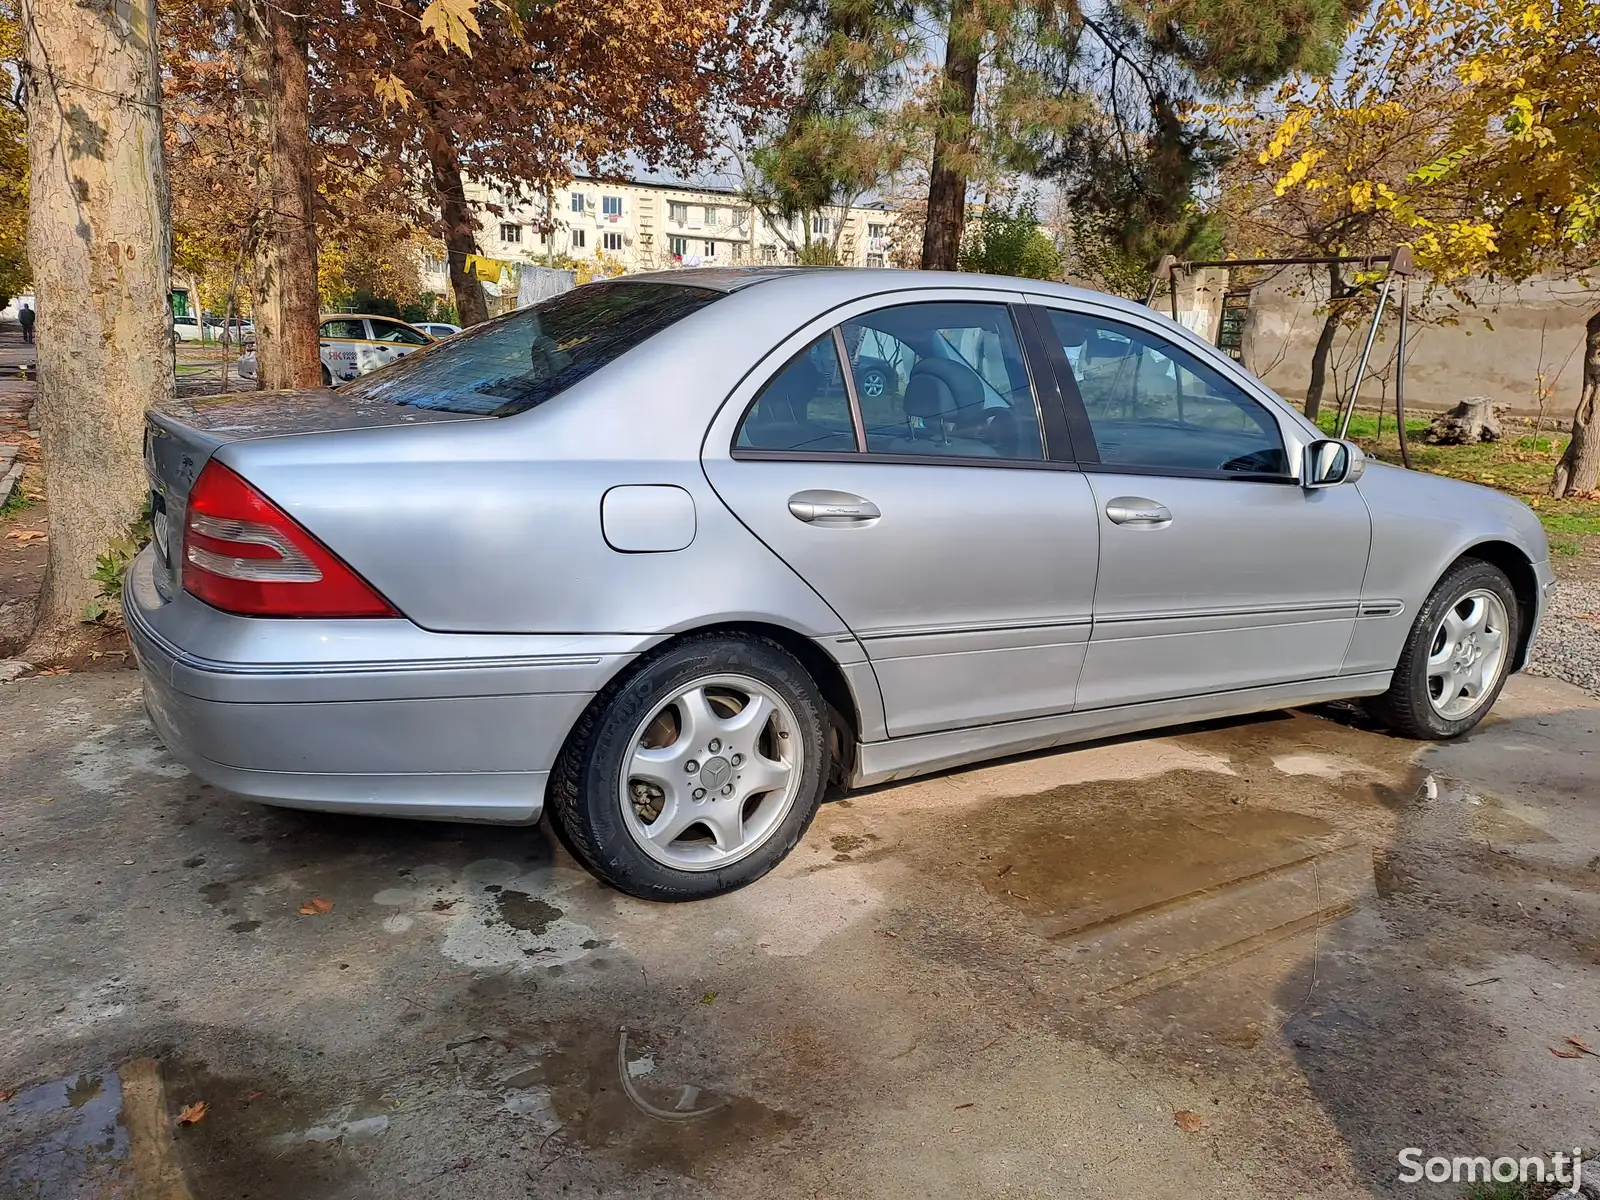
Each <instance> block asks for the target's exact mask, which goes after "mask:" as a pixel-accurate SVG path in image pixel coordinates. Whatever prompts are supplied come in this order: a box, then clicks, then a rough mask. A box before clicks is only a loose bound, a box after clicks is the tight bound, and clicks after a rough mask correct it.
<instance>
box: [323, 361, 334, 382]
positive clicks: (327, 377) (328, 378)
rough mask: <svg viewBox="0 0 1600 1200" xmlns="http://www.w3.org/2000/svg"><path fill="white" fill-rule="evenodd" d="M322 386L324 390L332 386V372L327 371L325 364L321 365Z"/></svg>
mask: <svg viewBox="0 0 1600 1200" xmlns="http://www.w3.org/2000/svg"><path fill="white" fill-rule="evenodd" d="M322 386H323V387H325V388H331V387H332V386H333V372H332V371H330V370H328V364H327V363H323V364H322Z"/></svg>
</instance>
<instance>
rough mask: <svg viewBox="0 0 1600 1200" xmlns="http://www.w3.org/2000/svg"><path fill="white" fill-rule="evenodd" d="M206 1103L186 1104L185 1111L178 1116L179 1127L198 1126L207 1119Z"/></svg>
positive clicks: (202, 1101) (198, 1101) (197, 1101)
mask: <svg viewBox="0 0 1600 1200" xmlns="http://www.w3.org/2000/svg"><path fill="white" fill-rule="evenodd" d="M206 1108H207V1105H206V1102H205V1101H204V1100H196V1101H195V1102H194V1103H193V1104H185V1105H184V1106H183V1111H182V1112H180V1113H179V1114H178V1124H179V1125H198V1124H199V1123H200V1122H201V1121H203V1120H205V1118H206Z"/></svg>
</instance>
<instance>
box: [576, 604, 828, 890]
mask: <svg viewBox="0 0 1600 1200" xmlns="http://www.w3.org/2000/svg"><path fill="white" fill-rule="evenodd" d="M728 674H738V675H742V676H747V677H749V678H752V679H754V680H756V681H758V682H760V683H762V684H764V685H766V686H767V687H769V688H771V689H772V690H773V691H774V692H775V693H777V694H778V695H779V696H781V697H782V699H783V700H784V701H785V702H786V703H787V704H788V706H789V708H790V709H791V710H792V712H793V714H794V717H795V718H796V724H797V729H796V731H795V732H796V734H797V736H798V738H799V740H800V750H801V754H802V758H801V762H800V783H799V787H798V790H797V792H796V794H795V796H794V799H793V801H792V803H791V806H790V808H789V810H788V812H787V814H786V815H785V816H784V817H783V819H782V821H781V822H780V823H778V824H777V825H776V826H775V827H774V828H773V830H772V831H771V832H770V833H769V834H768V835H767V838H766V840H765V841H764V842H762V843H761V844H760V845H759V846H758V847H757V848H756V849H755V850H753V851H751V852H750V853H749V854H747V855H746V856H745V857H743V858H741V859H739V860H737V861H736V862H733V863H730V864H728V865H727V866H723V867H717V868H714V869H710V870H698V871H697V870H679V869H675V868H673V867H670V866H668V865H666V864H664V863H661V862H659V861H657V860H656V859H655V858H653V857H651V856H650V855H649V854H648V853H646V851H645V850H644V849H643V848H642V847H641V846H640V845H639V843H638V841H637V840H636V839H635V837H634V835H633V834H632V833H631V832H630V831H629V829H628V825H627V822H626V821H625V819H624V815H623V812H622V804H621V798H620V797H621V787H622V784H623V779H622V772H623V767H624V765H625V763H626V761H627V759H628V757H629V755H630V754H631V751H632V745H631V741H632V737H633V735H634V733H635V732H636V730H637V729H638V728H639V724H640V722H641V721H643V720H644V719H645V718H646V717H647V716H649V714H650V713H651V711H652V710H654V709H655V708H656V707H657V705H659V704H661V703H662V702H663V701H664V700H666V699H667V698H668V697H670V696H673V695H674V694H676V693H677V692H678V691H679V690H681V689H683V688H685V687H687V686H689V685H690V684H691V683H693V681H694V680H696V679H698V678H707V677H711V676H718V675H728ZM826 714H827V706H826V703H825V702H824V700H823V698H822V695H821V692H820V691H819V690H818V688H817V685H816V683H815V682H814V681H813V680H812V678H811V676H810V675H809V674H807V672H806V670H805V668H804V667H802V666H801V665H800V663H799V662H798V661H797V660H796V659H795V658H794V656H793V655H791V654H790V653H789V652H788V651H787V650H785V649H784V648H783V647H782V646H780V645H778V644H777V643H776V642H773V641H770V640H768V639H766V638H760V637H737V636H730V635H724V634H702V635H696V636H692V637H687V638H684V639H683V640H681V641H678V642H674V643H672V644H671V645H669V646H667V647H666V648H664V649H663V650H661V651H659V652H657V653H656V654H653V655H651V656H650V657H648V658H647V659H645V660H644V661H643V662H641V663H638V664H636V665H635V666H634V668H633V669H632V670H630V671H629V672H627V673H626V674H625V675H624V676H623V677H622V678H621V679H619V680H617V681H615V682H613V683H612V684H611V685H610V686H609V687H607V688H606V689H605V690H604V691H603V692H601V693H600V695H599V696H597V697H596V698H595V700H594V702H593V703H592V704H591V705H590V706H589V708H588V709H587V710H586V711H585V712H584V714H583V716H582V717H580V718H579V720H578V724H577V726H576V727H575V728H574V729H573V731H572V734H571V736H569V737H568V739H567V744H566V746H565V747H563V749H562V752H561V757H560V759H559V760H558V761H557V763H556V767H555V770H554V771H553V772H552V773H551V776H550V788H549V808H550V815H551V818H552V820H553V821H554V823H555V826H556V830H557V832H558V834H559V835H560V836H561V840H562V841H563V843H565V845H566V846H567V848H568V849H569V850H571V851H572V853H573V856H574V857H576V858H577V859H578V860H579V861H580V862H581V863H583V865H584V866H585V867H587V868H588V869H589V870H590V871H591V872H593V873H594V875H596V876H597V877H598V878H600V879H601V880H603V881H604V882H606V883H609V884H610V885H611V886H612V887H614V888H616V889H617V890H618V891H622V892H626V893H628V894H629V895H630V896H638V897H640V898H641V899H644V900H666V901H678V900H700V899H704V898H706V897H710V896H719V895H722V894H723V893H725V892H731V891H734V890H735V889H737V888H742V887H744V886H745V885H746V884H749V883H753V882H755V881H756V880H757V879H760V878H761V877H762V876H763V875H765V874H766V873H767V872H768V871H770V870H772V868H773V867H775V866H777V865H778V863H780V862H782V861H783V859H784V858H785V857H787V856H788V854H789V852H790V851H791V850H793V849H794V847H795V846H796V845H797V844H798V843H799V841H800V839H801V837H802V836H804V834H805V831H806V829H807V828H808V827H809V826H810V824H811V820H812V818H813V817H814V816H815V815H816V812H817V807H818V805H820V804H821V803H822V794H823V789H824V788H825V786H826V784H827V780H828V769H829V763H828V738H827V726H826V720H827V717H826Z"/></svg>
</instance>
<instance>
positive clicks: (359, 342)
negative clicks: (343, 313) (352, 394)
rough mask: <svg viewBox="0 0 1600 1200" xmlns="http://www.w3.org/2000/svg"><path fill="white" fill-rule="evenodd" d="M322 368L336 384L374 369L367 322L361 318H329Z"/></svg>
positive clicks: (326, 323) (325, 333)
mask: <svg viewBox="0 0 1600 1200" xmlns="http://www.w3.org/2000/svg"><path fill="white" fill-rule="evenodd" d="M321 340H322V365H323V366H325V367H327V368H328V372H329V374H331V375H332V376H333V378H334V381H335V382H336V383H338V382H348V381H349V380H352V379H354V378H355V377H356V376H358V375H361V374H363V373H364V372H366V371H370V370H371V369H372V367H371V365H368V364H369V363H370V360H371V355H370V353H369V346H368V342H367V323H366V322H365V321H363V320H362V319H361V318H360V317H328V318H327V319H326V320H324V321H323V322H322V339H321Z"/></svg>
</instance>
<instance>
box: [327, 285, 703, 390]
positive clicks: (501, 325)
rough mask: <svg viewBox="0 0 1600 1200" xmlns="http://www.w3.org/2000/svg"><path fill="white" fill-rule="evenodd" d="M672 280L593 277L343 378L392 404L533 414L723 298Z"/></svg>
mask: <svg viewBox="0 0 1600 1200" xmlns="http://www.w3.org/2000/svg"><path fill="white" fill-rule="evenodd" d="M721 295H722V293H721V292H716V291H712V290H711V289H709V288H699V287H686V286H684V285H682V284H676V283H644V282H640V283H626V282H617V283H591V284H587V285H585V286H584V287H580V288H575V289H574V290H572V291H570V292H563V293H562V294H561V295H559V296H553V297H551V298H550V299H549V300H545V301H542V302H540V303H538V304H535V305H533V306H532V307H531V308H524V309H520V310H518V311H517V312H514V313H507V314H506V315H505V316H503V317H497V318H496V319H495V320H493V321H486V322H484V323H483V324H482V325H476V326H474V327H473V328H471V329H467V330H465V331H463V332H461V333H458V334H456V335H455V336H454V337H452V338H450V339H449V340H448V341H445V342H441V343H439V344H438V345H437V346H430V347H429V348H428V349H426V350H421V351H418V352H417V353H415V354H410V355H407V356H406V357H404V358H401V359H399V360H397V361H396V362H394V363H391V364H390V365H389V366H387V367H384V368H383V369H382V370H380V371H374V372H373V373H372V374H370V375H364V376H362V377H361V378H360V379H358V380H357V381H356V382H354V383H352V384H347V385H346V386H345V388H344V389H343V390H344V391H345V392H346V393H351V394H354V395H355V396H357V397H359V398H370V399H375V400H381V401H385V402H387V403H390V404H408V405H410V406H411V407H413V408H429V409H437V410H440V411H443V412H453V413H469V414H472V415H476V416H486V417H509V416H513V415H515V414H517V413H520V412H527V411H528V409H530V408H533V407H535V406H536V405H539V404H543V403H544V402H545V401H546V400H548V399H550V397H552V396H555V395H559V394H560V393H561V392H564V391H566V390H567V389H568V388H569V387H571V386H572V385H573V384H575V383H577V382H578V381H579V380H580V379H583V378H585V377H587V376H589V375H591V374H593V373H594V372H595V371H598V370H599V369H600V368H601V367H603V366H605V365H606V364H607V363H608V362H611V361H612V360H613V359H615V358H618V357H620V356H621V355H623V354H625V353H626V352H627V351H629V350H631V349H633V348H634V347H635V346H637V345H639V344H640V343H641V342H643V341H645V340H646V339H648V338H651V337H654V336H655V335H656V334H658V333H660V332H661V331H662V330H663V329H665V328H667V326H669V325H674V324H676V323H677V322H679V321H681V320H683V318H684V317H687V316H688V315H689V314H690V313H692V312H695V311H696V310H698V309H701V308H704V307H705V306H706V305H708V304H710V303H711V302H712V301H713V300H716V299H718V298H719V297H721Z"/></svg>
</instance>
